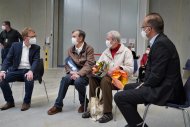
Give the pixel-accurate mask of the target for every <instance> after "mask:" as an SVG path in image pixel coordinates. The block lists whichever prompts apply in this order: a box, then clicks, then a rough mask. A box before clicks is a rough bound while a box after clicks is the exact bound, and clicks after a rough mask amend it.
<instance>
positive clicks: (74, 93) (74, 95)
mask: <svg viewBox="0 0 190 127" xmlns="http://www.w3.org/2000/svg"><path fill="white" fill-rule="evenodd" d="M73 103H75V86H74V98H73Z"/></svg>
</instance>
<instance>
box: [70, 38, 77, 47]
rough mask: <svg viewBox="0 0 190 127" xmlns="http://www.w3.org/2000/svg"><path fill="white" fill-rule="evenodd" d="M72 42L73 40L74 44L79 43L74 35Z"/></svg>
mask: <svg viewBox="0 0 190 127" xmlns="http://www.w3.org/2000/svg"><path fill="white" fill-rule="evenodd" d="M71 42H72V44H74V45H77V44H78V42H77V39H76V38H74V37H72V38H71Z"/></svg>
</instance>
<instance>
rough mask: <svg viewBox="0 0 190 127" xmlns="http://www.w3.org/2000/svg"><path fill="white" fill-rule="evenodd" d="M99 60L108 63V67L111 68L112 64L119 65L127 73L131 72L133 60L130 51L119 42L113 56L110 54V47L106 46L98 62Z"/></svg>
mask: <svg viewBox="0 0 190 127" xmlns="http://www.w3.org/2000/svg"><path fill="white" fill-rule="evenodd" d="M101 61H105V62H107V63H109V68H113V67H114V66H120V67H122V68H123V70H124V71H126V72H127V73H128V75H131V74H133V70H134V62H133V56H132V52H131V51H130V50H129V49H128V48H127V47H125V46H124V45H123V44H121V46H120V48H119V50H118V51H117V52H116V54H115V56H114V58H113V57H112V55H111V51H110V49H109V48H107V49H106V50H105V51H104V52H103V53H102V55H101V56H100V58H99V60H98V62H101Z"/></svg>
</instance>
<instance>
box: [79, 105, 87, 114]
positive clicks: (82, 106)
mask: <svg viewBox="0 0 190 127" xmlns="http://www.w3.org/2000/svg"><path fill="white" fill-rule="evenodd" d="M85 111H87V107H86V108H85ZM83 112H84V105H83V104H82V105H80V107H79V109H78V113H83Z"/></svg>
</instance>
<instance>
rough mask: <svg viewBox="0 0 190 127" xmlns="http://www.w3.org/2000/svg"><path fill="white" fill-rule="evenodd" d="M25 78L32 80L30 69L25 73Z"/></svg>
mask: <svg viewBox="0 0 190 127" xmlns="http://www.w3.org/2000/svg"><path fill="white" fill-rule="evenodd" d="M24 76H25V77H26V79H27V80H28V81H32V80H33V72H32V71H28V72H27V73H26V74H25V75H24Z"/></svg>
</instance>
